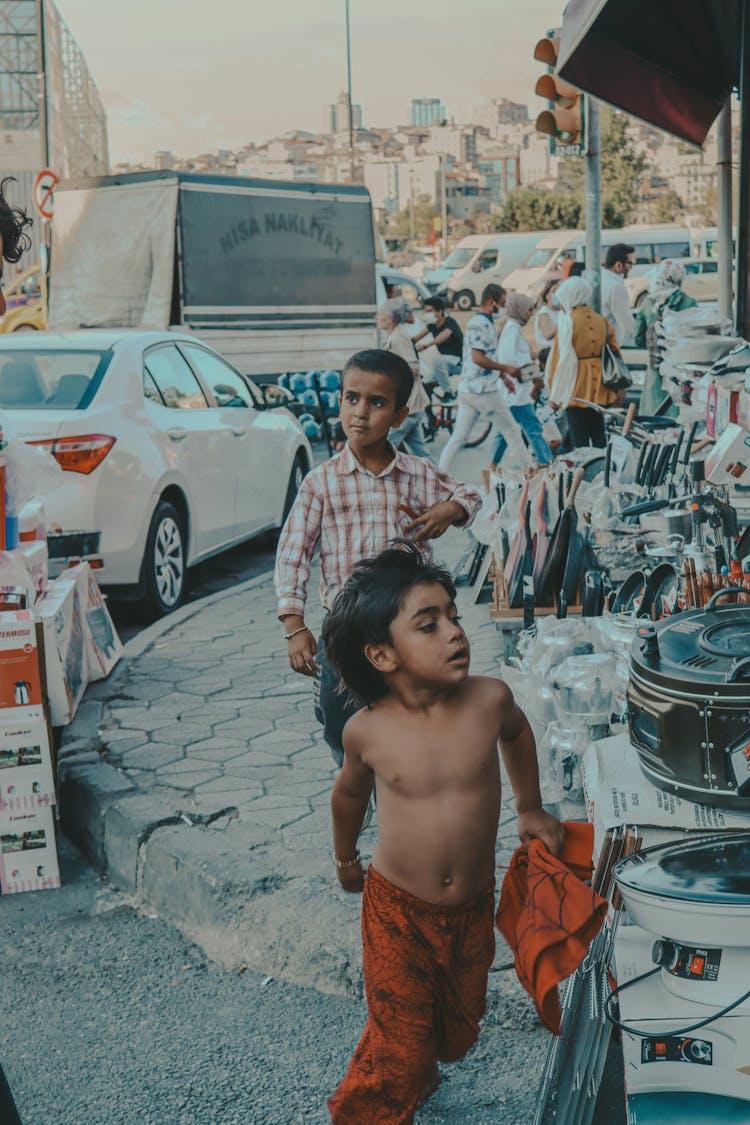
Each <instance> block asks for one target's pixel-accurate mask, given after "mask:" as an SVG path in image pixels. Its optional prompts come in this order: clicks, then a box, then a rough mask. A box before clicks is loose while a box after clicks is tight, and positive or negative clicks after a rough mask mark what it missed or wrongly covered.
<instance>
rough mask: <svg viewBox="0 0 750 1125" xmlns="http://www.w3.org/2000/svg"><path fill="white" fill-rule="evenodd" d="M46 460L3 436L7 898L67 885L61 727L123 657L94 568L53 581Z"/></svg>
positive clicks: (3, 869)
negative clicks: (60, 828)
mask: <svg viewBox="0 0 750 1125" xmlns="http://www.w3.org/2000/svg"><path fill="white" fill-rule="evenodd" d="M55 470H56V465H55V463H54V461H53V460H52V458H51V457H49V455H48V454H46V453H42V452H39V451H36V450H33V449H31V448H30V447H29V446H27V445H26V444H25V443H24V442H22V441H15V440H13V439H12V438H10V437H9V436H8V435H7V433H6V438H5V439H4V438H3V436H2V431H0V894H14V893H18V892H21V891H32V890H46V889H49V888H52V887H59V886H60V872H59V867H58V862H57V847H56V835H55V824H56V821H55V816H56V811H57V797H56V787H55V777H56V771H55V752H54V729H55V728H58V727H62V726H66V725H67V724H68V723H70V722H71V720H72V719H73V716H74V715H75V713H76V709H77V707H78V705H79V703H80V701H81V699H82V697H83V693H84V691H85V690H86V687H87V685H88V684H89V683H90V682H92V681H94V680H99V679H102V678H103V677H104V676H107V675H108V674H109V672H110V671H111V670H112V668H113V667H114V665H115V664H116V663H117V661H118V660H119V657H120V654H121V652H122V647H121V645H120V641H119V639H118V637H117V633H116V631H115V628H114V625H113V623H112V619H111V617H110V615H109V612H108V610H107V607H106V604H105V602H104V599H103V597H102V594H101V591H100V590H99V586H98V583H97V581H96V577H95V575H94V572H93V571H92V570H91V569H90V567H89V565H88V563H87V562H84V561H82V562H80V563H78V565H76V566H73V567H71V568H70V569H68V570H66V571H64V572H63V573H62V574H61V575H60V576H59V577H57V578H55V579H54V580H51V579H50V577H49V571H48V549H47V516H46V513H45V510H44V507H43V505H42V504H41V503H40V502H39V501H38V500H37V499H36V497H35V495H34V493H35V490H36V487H37V486H38V483H39V482H40V480H41V479H44V478H45V477H46V476H47V475H48V474H54V472H55Z"/></svg>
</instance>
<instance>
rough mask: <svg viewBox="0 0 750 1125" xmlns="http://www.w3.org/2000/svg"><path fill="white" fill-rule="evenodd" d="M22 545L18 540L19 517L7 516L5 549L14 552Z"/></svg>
mask: <svg viewBox="0 0 750 1125" xmlns="http://www.w3.org/2000/svg"><path fill="white" fill-rule="evenodd" d="M19 543H20V539H19V538H18V516H10V515H7V514H6V516H5V547H6V550H8V551H12V550H13V549H14V548H15V547H17V546H18V544H19Z"/></svg>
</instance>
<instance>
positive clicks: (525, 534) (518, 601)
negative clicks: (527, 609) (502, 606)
mask: <svg viewBox="0 0 750 1125" xmlns="http://www.w3.org/2000/svg"><path fill="white" fill-rule="evenodd" d="M526 492H527V494H528V488H527V489H526ZM530 519H531V504H529V503H528V501H527V503H526V507H525V509H524V513H523V519H522V520H521V526H520V527H519V529H518V536H521V537H522V538H521V552H520V555H519V558H518V562H517V564H516V567H515V569H514V571H513V575H512V577H511V579H510V581H509V582H508V605H509V606H510V608H511V609H518V608H519V607H520V606H521V605H523V580H524V578H525V577H530V576H531V574H532V572H533V560H532V554H531V550H532V548H531V532H530V530H529V521H530ZM511 550H512V548H511Z"/></svg>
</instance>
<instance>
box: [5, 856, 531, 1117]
mask: <svg viewBox="0 0 750 1125" xmlns="http://www.w3.org/2000/svg"><path fill="white" fill-rule="evenodd" d="M60 851H61V859H62V866H63V877H64V880H65V885H64V887H63V888H62V890H60V891H49V892H40V893H37V894H26V895H17V896H14V897H8V898H4V899H3V900H2V906H1V907H0V910H1V911H2V923H3V924H2V938H1V939H0V948H1V949H2V958H3V974H2V991H1V992H0V997H1V999H2V1006H3V1034H2V1048H1V1049H0V1050H1V1055H0V1058H1V1061H2V1064H3V1067H4V1069H5V1071H6V1074H7V1076H8V1079H9V1081H10V1083H11V1085H12V1088H13V1091H14V1094H15V1097H16V1101H17V1103H18V1107H19V1111H20V1113H21V1116H22V1119H23V1122H24V1125H83V1123H84V1122H85V1123H86V1125H318V1123H321V1125H323V1123H325V1122H326V1121H328V1115H327V1113H326V1111H325V1098H326V1097H327V1095H328V1094H329V1093H330V1092H331V1091H332V1090H333V1089H334V1088H335V1086H336V1083H337V1082H338V1080H339V1079H340V1077H341V1076H342V1074H343V1072H344V1069H345V1067H346V1064H347V1062H348V1060H349V1056H350V1053H351V1051H352V1050H353V1048H354V1045H355V1043H356V1041H357V1039H358V1037H359V1034H360V1031H361V1028H362V1024H363V1021H364V1018H365V1010H364V1005H363V1004H359V1003H355V1002H352V1001H347V1000H342V999H340V998H337V997H330V996H323V995H321V994H319V993H317V992H315V991H313V990H311V989H305V988H300V987H295V986H292V985H287V984H284V983H282V982H279V981H276V980H266V978H265V977H264V976H262V975H258V974H255V973H252V972H250V971H247V972H242V973H239V972H237V971H236V970H235V971H232V972H228V971H226V970H223V969H220V968H219V967H217V966H216V965H214V964H212V963H211V962H210V961H207V959H206V958H205V956H204V954H203V953H202V951H201V950H199V949H198V948H197V947H196V946H194V945H191V944H189V943H188V942H186V940H185V938H184V937H182V936H181V935H180V934H179V933H177V931H175V930H174V929H172V928H171V927H170V926H169V925H167V924H166V923H164V922H162V921H160V920H159V919H158V918H155V917H149V916H144V915H143V914H141V913H139V912H138V911H137V910H136V909H133V908H132V906H131V905H129V903H128V902H127V901H126V900H125V899H124V898H123V897H122V896H120V895H119V894H117V893H115V892H114V891H112V890H111V888H110V887H109V886H108V885H107V884H106V883H104V882H102V880H101V879H100V878H99V877H98V876H97V875H95V874H94V873H93V872H92V871H91V869H90V868H89V867H88V866H87V865H86V864H85V862H84V861H83V860H82V859H81V858H80V857H79V856H78V854H77V853H76V852H75V851H74V850H73V849H72V847H71V846H70V845H69V844H68V843H67V842H66V841H65V840H61V848H60ZM311 925H314V920H311ZM519 989H520V986H519V985H518V983H517V981H516V980H515V974H514V973H513V972H512V970H510V971H508V970H507V969H506V970H501V971H498V972H495V973H493V974H492V980H491V986H490V994H489V1007H488V1015H487V1020H486V1027H485V1030H484V1032H483V1034H482V1037H481V1038H480V1041H479V1044H478V1046H477V1047H476V1048H475V1050H474V1051H473V1052H472V1053H471V1054H470V1056H469V1057H468V1058H467V1059H466V1060H464V1062H462V1063H459V1064H457V1065H455V1066H453V1067H450V1068H446V1076H445V1079H444V1082H443V1085H442V1087H441V1089H440V1090H439V1091H438V1093H437V1094H436V1095H435V1096H434V1098H433V1099H432V1100H431V1102H430V1103H429V1105H427V1106H425V1107H424V1109H423V1110H421V1111H420V1112H419V1114H418V1115H417V1119H416V1120H417V1122H418V1123H419V1125H495V1123H497V1122H505V1123H508V1125H511V1123H512V1125H530V1122H531V1120H532V1117H533V1108H534V1100H535V1099H534V1095H535V1090H534V1089H529V1088H528V1083H527V1082H526V1081H525V1077H524V1076H525V1073H526V1070H525V1064H526V1061H527V1058H528V1055H529V1052H530V1051H535V1052H536V1053H538V1051H539V1036H538V1032H537V1033H536V1035H535V1034H534V1028H535V1027H536V1017H535V1015H534V1012H533V1010H532V1008H531V1006H530V1005H528V1004H526V1005H520V1004H519V1001H520V1000H521V996H520V993H519ZM505 998H507V999H508V1000H509V1001H510V1004H509V1009H511V1008H512V1010H513V1012H514V1018H513V1026H512V1027H509V1026H508V1021H507V1020H506V1019H505V1018H504V1007H505V1005H504V1000H505ZM519 1007H521V1008H522V1011H523V1012H524V1013H525V1015H522V1017H521V1019H519V1018H518V1012H519ZM537 1068H538V1064H537V1065H536V1066H534V1067H533V1070H534V1071H537Z"/></svg>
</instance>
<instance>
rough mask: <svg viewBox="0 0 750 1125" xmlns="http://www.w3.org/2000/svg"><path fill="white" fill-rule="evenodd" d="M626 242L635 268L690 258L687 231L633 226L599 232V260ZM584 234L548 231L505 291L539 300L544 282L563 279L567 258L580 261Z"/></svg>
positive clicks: (583, 254)
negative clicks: (610, 247)
mask: <svg viewBox="0 0 750 1125" xmlns="http://www.w3.org/2000/svg"><path fill="white" fill-rule="evenodd" d="M618 242H625V243H626V244H627V245H628V246H633V247H634V249H635V260H636V264H637V265H653V263H654V262H660V261H661V260H662V258H689V257H690V255H691V248H692V244H691V238H690V232H689V231H688V229H687V227H680V226H671V225H669V224H666V223H664V224H657V225H655V226H647V225H646V224H640V223H639V224H634V225H633V226H629V227H618V228H614V229H612V230H603V231H602V259H603V258H604V256H605V254H606V249H607V247H608V246H614V245H615V243H618ZM585 246H586V234H585V231H580V230H562V231H550V232H549V233H548V234H546V235H543V236H542V238H540V239H539V242H538V243H537V245H536V246H535V247H534V249H533V250H532V252H531V254H530V255H529V257H528V258H527V260H526V262H525V263H524V265H523V266H522V267H521V268H520V269H518V270H515V271H514V273H512V274H510V275H509V276H508V277H506V279H505V281H504V283H503V284H504V285H505V288H506V289H516V290H518V291H519V292H521V293H527V294H528V295H529V296H530V297H538V296H539V295H540V293H541V291H542V289H543V288H544V286H545V284H546V282H547V281H550V280H551V279H552V278H556V277H561V276H562V272H561V269H562V266H563V263H564V261H565V259H566V258H572V259H573V261H579V262H581V261H583V260H584V256H585Z"/></svg>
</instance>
